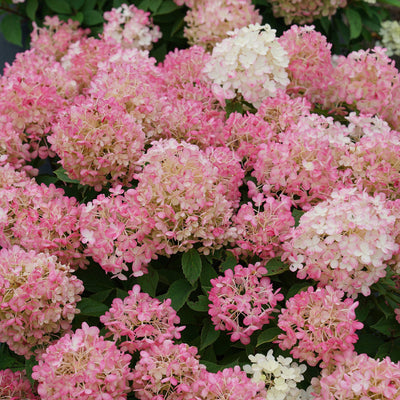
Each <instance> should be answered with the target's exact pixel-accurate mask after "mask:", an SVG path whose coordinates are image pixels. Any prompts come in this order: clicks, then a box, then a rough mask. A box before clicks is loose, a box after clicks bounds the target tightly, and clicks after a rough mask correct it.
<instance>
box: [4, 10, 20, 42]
mask: <svg viewBox="0 0 400 400" xmlns="http://www.w3.org/2000/svg"><path fill="white" fill-rule="evenodd" d="M0 30H1V32H2V33H3V35H4V37H5V39H6V40H7V41H9V42H10V43H12V44H15V45H17V46H21V47H22V28H21V17H20V16H18V15H15V14H6V15H4V17H3V19H2V20H1V24H0Z"/></svg>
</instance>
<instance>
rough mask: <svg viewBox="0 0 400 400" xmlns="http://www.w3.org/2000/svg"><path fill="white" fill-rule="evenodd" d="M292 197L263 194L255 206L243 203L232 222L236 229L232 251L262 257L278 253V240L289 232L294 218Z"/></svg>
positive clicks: (269, 257)
mask: <svg viewBox="0 0 400 400" xmlns="http://www.w3.org/2000/svg"><path fill="white" fill-rule="evenodd" d="M292 204H293V203H292V201H291V200H290V198H289V197H285V196H282V197H280V198H279V199H275V198H274V197H267V198H265V201H264V202H263V203H262V205H260V206H259V207H258V210H255V209H254V207H253V205H252V203H250V202H249V203H247V204H243V205H242V206H241V207H240V209H239V211H238V212H237V214H236V215H235V216H234V217H233V222H234V224H235V226H236V228H237V231H238V239H237V240H236V245H237V246H239V249H237V251H235V253H236V254H240V255H241V257H243V256H250V257H252V256H253V255H257V256H258V257H260V258H261V259H262V260H265V261H268V260H269V259H271V258H274V257H277V256H280V255H281V254H282V243H284V242H285V241H286V240H288V239H289V238H290V236H291V227H292V226H294V218H293V216H292V213H291V207H292Z"/></svg>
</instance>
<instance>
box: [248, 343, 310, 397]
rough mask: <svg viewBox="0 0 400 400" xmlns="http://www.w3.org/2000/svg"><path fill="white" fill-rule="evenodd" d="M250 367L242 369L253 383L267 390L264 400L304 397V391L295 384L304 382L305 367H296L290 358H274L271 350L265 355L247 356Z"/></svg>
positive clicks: (301, 365)
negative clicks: (259, 384) (262, 385)
mask: <svg viewBox="0 0 400 400" xmlns="http://www.w3.org/2000/svg"><path fill="white" fill-rule="evenodd" d="M249 359H250V361H251V362H252V364H251V365H245V366H244V367H243V369H244V370H245V371H246V372H247V374H249V375H251V379H252V381H253V382H261V383H263V384H264V385H265V388H266V389H267V396H266V397H265V399H266V400H298V399H301V398H302V395H304V390H301V389H299V388H298V387H297V383H299V382H301V381H303V380H304V377H303V374H304V372H305V371H306V369H307V367H306V366H305V365H304V364H300V365H298V364H297V363H296V362H292V361H293V360H292V359H291V358H290V357H283V356H278V357H276V358H275V357H274V355H273V350H272V349H271V350H269V351H268V353H267V354H266V355H264V354H260V353H258V354H256V355H254V356H253V355H249Z"/></svg>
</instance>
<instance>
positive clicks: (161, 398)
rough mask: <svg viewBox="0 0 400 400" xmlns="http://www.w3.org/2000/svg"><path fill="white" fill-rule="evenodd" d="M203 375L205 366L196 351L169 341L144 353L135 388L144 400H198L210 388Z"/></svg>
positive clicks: (136, 372)
mask: <svg viewBox="0 0 400 400" xmlns="http://www.w3.org/2000/svg"><path fill="white" fill-rule="evenodd" d="M202 371H205V366H204V365H201V364H200V363H199V356H198V355H197V349H196V348H195V347H189V346H188V345H187V344H185V343H181V344H173V342H172V341H171V340H165V341H163V342H162V343H153V344H152V345H151V346H150V347H149V348H148V349H147V350H142V351H141V352H140V359H139V361H138V362H137V363H136V366H135V369H134V371H133V385H132V387H133V390H134V392H135V396H136V397H137V398H138V399H140V400H192V399H198V398H199V397H197V396H198V394H199V392H201V390H202V389H203V388H204V386H205V385H206V383H205V382H204V380H202V379H201V374H202ZM203 373H204V372H203ZM200 398H201V397H200Z"/></svg>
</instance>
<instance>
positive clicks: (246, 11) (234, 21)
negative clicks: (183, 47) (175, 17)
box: [184, 0, 262, 51]
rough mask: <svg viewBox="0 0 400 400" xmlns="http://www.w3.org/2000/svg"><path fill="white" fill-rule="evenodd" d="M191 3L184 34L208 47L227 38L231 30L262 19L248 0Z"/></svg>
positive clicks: (191, 43)
mask: <svg viewBox="0 0 400 400" xmlns="http://www.w3.org/2000/svg"><path fill="white" fill-rule="evenodd" d="M190 7H191V9H190V10H189V11H188V12H187V14H186V16H185V18H184V20H185V22H186V26H185V28H184V36H185V37H186V38H187V39H188V42H189V44H190V45H199V46H202V47H204V48H205V49H206V50H208V51H211V50H212V49H213V47H214V46H215V45H216V43H218V42H220V41H221V40H222V39H225V38H226V37H227V36H228V32H230V31H233V30H234V29H240V28H243V27H245V26H248V25H250V24H256V23H259V24H260V23H261V21H262V17H261V15H260V14H259V12H258V10H257V9H255V7H254V5H253V4H252V3H251V1H249V0H201V1H196V2H193V4H191V6H190Z"/></svg>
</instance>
